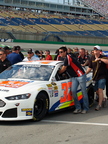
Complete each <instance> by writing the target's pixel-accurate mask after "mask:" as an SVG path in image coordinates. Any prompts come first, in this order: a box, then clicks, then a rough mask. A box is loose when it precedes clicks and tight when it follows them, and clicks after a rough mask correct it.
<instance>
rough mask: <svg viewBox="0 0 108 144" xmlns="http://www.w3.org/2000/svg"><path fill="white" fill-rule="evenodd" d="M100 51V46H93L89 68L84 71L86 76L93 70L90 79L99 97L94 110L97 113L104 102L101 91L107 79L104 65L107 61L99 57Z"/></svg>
mask: <svg viewBox="0 0 108 144" xmlns="http://www.w3.org/2000/svg"><path fill="white" fill-rule="evenodd" d="M100 51H101V48H100V46H98V45H96V46H94V55H93V56H92V57H91V59H90V63H89V68H88V69H87V71H86V74H88V73H89V72H90V71H91V70H93V78H92V79H93V81H94V90H95V91H96V93H97V94H98V96H99V102H98V105H97V106H96V108H95V110H97V111H98V110H100V108H101V107H102V105H103V104H104V101H105V99H104V93H103V90H104V88H105V84H106V78H107V68H106V64H108V59H107V58H105V56H103V55H101V54H100Z"/></svg>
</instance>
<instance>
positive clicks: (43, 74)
mask: <svg viewBox="0 0 108 144" xmlns="http://www.w3.org/2000/svg"><path fill="white" fill-rule="evenodd" d="M53 69H54V66H51V65H13V66H11V67H9V68H8V69H6V70H5V71H3V72H2V73H1V74H0V79H8V78H16V79H30V80H40V81H48V80H49V78H50V76H51V73H52V71H53Z"/></svg>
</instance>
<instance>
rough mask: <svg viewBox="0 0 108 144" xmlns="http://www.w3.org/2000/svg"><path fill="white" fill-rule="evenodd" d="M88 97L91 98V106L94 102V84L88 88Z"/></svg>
mask: <svg viewBox="0 0 108 144" xmlns="http://www.w3.org/2000/svg"><path fill="white" fill-rule="evenodd" d="M88 99H89V107H91V106H92V105H93V104H94V88H93V86H92V85H90V86H89V88H88Z"/></svg>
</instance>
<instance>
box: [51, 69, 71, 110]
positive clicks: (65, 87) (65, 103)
mask: <svg viewBox="0 0 108 144" xmlns="http://www.w3.org/2000/svg"><path fill="white" fill-rule="evenodd" d="M53 77H54V81H52V97H51V109H50V111H54V110H58V109H63V108H66V107H69V106H72V105H74V102H73V97H72V92H71V85H72V82H71V77H70V76H69V75H68V73H67V72H64V73H63V74H61V75H59V74H58V72H57V71H56V73H55V75H54V76H53Z"/></svg>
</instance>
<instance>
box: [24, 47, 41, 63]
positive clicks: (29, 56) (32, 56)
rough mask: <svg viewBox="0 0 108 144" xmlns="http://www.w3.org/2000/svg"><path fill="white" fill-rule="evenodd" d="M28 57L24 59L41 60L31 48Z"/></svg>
mask: <svg viewBox="0 0 108 144" xmlns="http://www.w3.org/2000/svg"><path fill="white" fill-rule="evenodd" d="M27 53H28V54H27V57H25V58H24V60H23V61H34V60H39V58H38V57H35V56H34V51H33V50H32V49H29V50H28V52H27Z"/></svg>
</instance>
